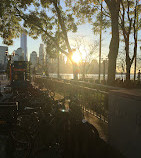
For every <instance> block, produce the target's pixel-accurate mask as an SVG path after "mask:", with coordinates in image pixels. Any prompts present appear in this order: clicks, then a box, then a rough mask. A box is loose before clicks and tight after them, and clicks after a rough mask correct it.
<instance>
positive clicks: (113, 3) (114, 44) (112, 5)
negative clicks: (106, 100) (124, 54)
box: [66, 0, 120, 85]
mask: <svg viewBox="0 0 141 158" xmlns="http://www.w3.org/2000/svg"><path fill="white" fill-rule="evenodd" d="M72 1H73V0H72ZM72 1H71V0H68V1H67V2H66V3H68V5H70V6H71V7H72V8H73V11H74V12H75V13H76V15H77V17H79V18H80V19H81V21H82V22H84V18H87V19H88V21H89V22H92V19H93V18H92V16H94V15H95V13H96V12H97V11H98V8H97V6H98V5H99V6H100V4H101V3H100V2H99V1H98V0H83V1H82V0H77V1H75V5H73V2H72ZM105 3H106V4H107V7H108V10H109V13H110V18H111V29H112V38H111V42H110V46H109V55H108V58H109V65H108V83H109V84H110V85H112V84H113V83H114V81H115V73H116V59H117V55H118V48H119V25H118V22H119V10H120V0H105ZM92 23H93V22H92Z"/></svg>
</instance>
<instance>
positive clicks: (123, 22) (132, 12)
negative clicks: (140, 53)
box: [119, 0, 140, 82]
mask: <svg viewBox="0 0 141 158" xmlns="http://www.w3.org/2000/svg"><path fill="white" fill-rule="evenodd" d="M121 6H122V7H121V10H120V23H119V25H120V27H121V30H122V34H123V37H124V42H125V52H126V80H127V82H129V81H130V71H131V66H132V64H133V61H134V59H135V58H136V54H137V31H138V29H139V28H138V12H139V9H140V5H138V0H136V1H135V2H134V1H132V0H125V1H123V0H121ZM132 34H133V38H134V40H132V39H131V38H130V37H131V35H132ZM131 42H133V44H134V48H133V49H134V50H133V53H132V54H133V55H132V57H131V53H130V50H131V49H130V45H131V44H130V43H131Z"/></svg>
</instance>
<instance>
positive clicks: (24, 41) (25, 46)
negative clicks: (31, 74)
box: [21, 32, 28, 61]
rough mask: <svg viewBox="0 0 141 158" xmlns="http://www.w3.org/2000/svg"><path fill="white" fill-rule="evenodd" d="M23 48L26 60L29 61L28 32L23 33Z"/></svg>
mask: <svg viewBox="0 0 141 158" xmlns="http://www.w3.org/2000/svg"><path fill="white" fill-rule="evenodd" d="M21 48H22V49H23V51H24V61H27V60H28V59H27V34H26V33H25V32H23V33H22V35H21Z"/></svg>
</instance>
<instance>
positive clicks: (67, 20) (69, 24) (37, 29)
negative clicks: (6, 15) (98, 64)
mask: <svg viewBox="0 0 141 158" xmlns="http://www.w3.org/2000/svg"><path fill="white" fill-rule="evenodd" d="M58 3H59V0H48V1H44V0H41V1H38V0H35V1H34V3H33V4H34V7H35V8H34V11H31V10H28V12H29V13H25V12H24V11H22V10H21V9H19V7H18V6H17V5H15V6H14V7H15V8H16V12H17V15H18V16H19V17H20V18H22V19H23V20H24V27H27V28H29V35H31V36H32V37H33V38H37V37H38V36H39V35H41V36H42V40H43V41H45V42H46V41H47V40H48V39H49V40H51V41H52V42H53V44H54V46H55V49H57V52H61V53H63V54H65V55H66V56H67V57H68V58H69V59H70V60H71V62H72V63H73V65H75V63H74V61H73V60H72V59H71V56H72V54H73V50H72V48H71V46H70V43H69V39H68V32H69V31H72V32H76V30H77V27H76V24H75V22H74V21H75V20H74V17H73V14H72V13H71V11H69V10H67V8H62V7H61V5H59V4H58ZM39 8H40V9H39ZM58 22H59V26H60V29H59V30H58ZM56 35H58V36H59V38H61V39H60V40H59V43H58V40H57V38H56ZM60 41H61V43H63V44H62V45H61V44H60ZM64 45H65V47H66V49H63V47H64ZM77 75H78V74H74V76H75V78H76V79H77Z"/></svg>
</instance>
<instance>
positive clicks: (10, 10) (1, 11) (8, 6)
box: [0, 0, 33, 45]
mask: <svg viewBox="0 0 141 158" xmlns="http://www.w3.org/2000/svg"><path fill="white" fill-rule="evenodd" d="M32 1H33V0H1V3H0V37H2V38H3V42H4V44H7V45H11V44H13V38H17V37H19V36H20V34H21V30H22V27H21V20H22V19H21V18H20V17H18V16H17V15H16V14H15V13H16V9H15V8H14V6H15V5H17V6H18V7H19V8H20V9H26V8H27V6H29V5H30V4H31V3H32Z"/></svg>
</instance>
